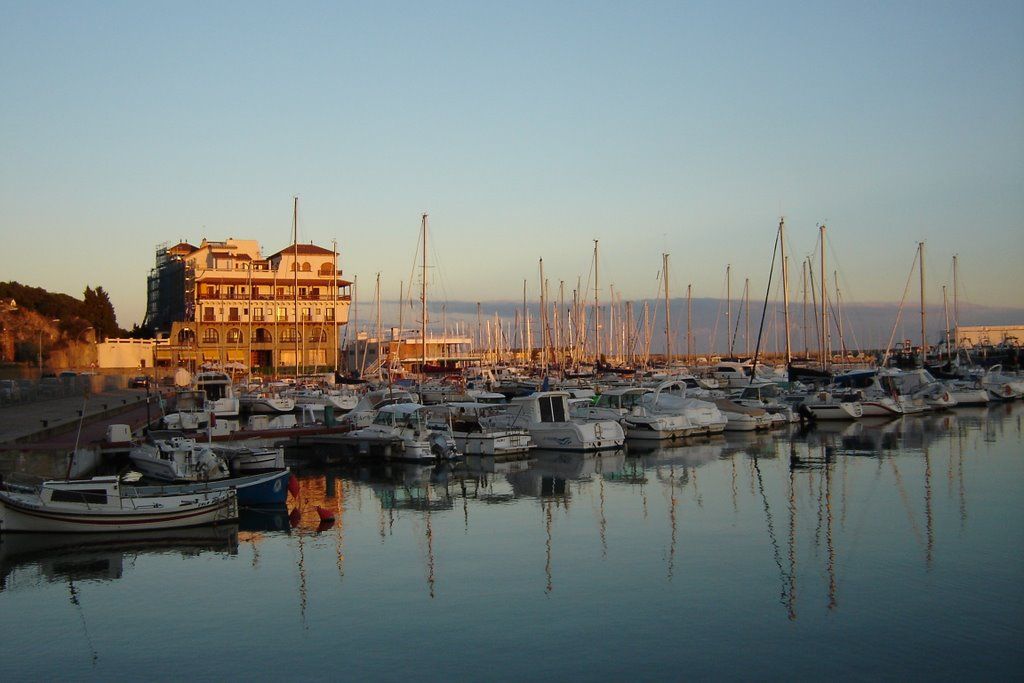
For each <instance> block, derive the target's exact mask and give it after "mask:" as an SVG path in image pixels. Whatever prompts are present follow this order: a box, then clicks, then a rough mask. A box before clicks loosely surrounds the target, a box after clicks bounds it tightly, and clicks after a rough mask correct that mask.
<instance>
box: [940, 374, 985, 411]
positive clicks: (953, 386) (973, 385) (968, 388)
mask: <svg viewBox="0 0 1024 683" xmlns="http://www.w3.org/2000/svg"><path fill="white" fill-rule="evenodd" d="M946 387H947V388H948V389H949V393H950V394H951V395H952V396H953V399H954V400H955V401H956V404H957V405H958V406H983V405H987V404H988V402H989V400H990V397H989V392H988V390H987V389H985V387H983V386H982V385H981V384H979V383H978V382H969V381H965V380H952V381H950V382H946Z"/></svg>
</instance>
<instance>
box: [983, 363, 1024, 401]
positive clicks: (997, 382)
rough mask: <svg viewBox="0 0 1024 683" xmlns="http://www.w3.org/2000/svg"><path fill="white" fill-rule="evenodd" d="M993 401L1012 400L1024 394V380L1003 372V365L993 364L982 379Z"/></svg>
mask: <svg viewBox="0 0 1024 683" xmlns="http://www.w3.org/2000/svg"><path fill="white" fill-rule="evenodd" d="M980 382H981V386H983V387H985V389H986V391H988V395H989V398H990V399H991V400H993V401H1012V400H1014V399H1018V398H1020V397H1021V396H1022V395H1024V382H1022V381H1021V380H1020V379H1019V378H1015V377H1010V376H1009V375H1006V374H1004V373H1003V366H1002V365H993V366H992V367H990V368H989V369H988V370H987V371H985V374H984V375H982V376H981V379H980Z"/></svg>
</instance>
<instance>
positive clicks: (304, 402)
mask: <svg viewBox="0 0 1024 683" xmlns="http://www.w3.org/2000/svg"><path fill="white" fill-rule="evenodd" d="M287 398H290V399H292V400H293V401H295V406H296V407H297V408H300V409H302V408H305V407H306V406H312V407H313V408H314V410H317V411H318V412H322V411H323V409H324V408H325V407H326V406H331V407H332V408H333V409H334V411H335V413H336V414H338V415H342V414H344V413H347V412H348V411H350V410H352V409H353V408H355V407H356V405H357V404H358V403H359V396H357V395H356V394H353V393H351V392H342V391H337V390H328V389H317V388H305V389H297V390H295V391H292V392H289V393H288V396H287Z"/></svg>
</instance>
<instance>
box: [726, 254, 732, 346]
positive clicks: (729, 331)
mask: <svg viewBox="0 0 1024 683" xmlns="http://www.w3.org/2000/svg"><path fill="white" fill-rule="evenodd" d="M731 320H732V264H731V263H727V264H725V341H726V343H727V344H726V345H727V346H728V348H729V357H730V358H732V322H731Z"/></svg>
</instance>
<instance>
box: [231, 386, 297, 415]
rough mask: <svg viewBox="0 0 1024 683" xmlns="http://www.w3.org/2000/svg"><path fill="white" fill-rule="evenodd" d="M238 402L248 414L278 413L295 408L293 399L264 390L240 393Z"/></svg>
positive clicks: (287, 411)
mask: <svg viewBox="0 0 1024 683" xmlns="http://www.w3.org/2000/svg"><path fill="white" fill-rule="evenodd" d="M238 402H239V405H240V406H241V407H242V408H243V409H244V410H245V412H247V413H249V414H261V415H280V414H282V413H290V412H292V411H293V410H295V399H292V398H288V397H286V396H277V395H274V394H272V393H270V392H266V391H253V392H250V393H246V394H242V395H241V396H240V397H239V399H238Z"/></svg>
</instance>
